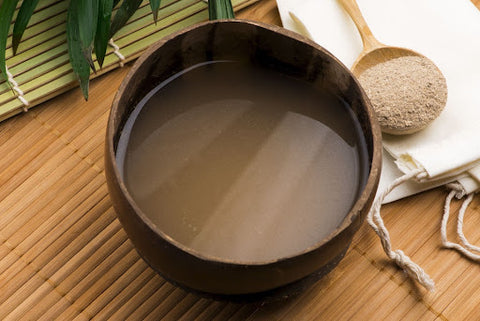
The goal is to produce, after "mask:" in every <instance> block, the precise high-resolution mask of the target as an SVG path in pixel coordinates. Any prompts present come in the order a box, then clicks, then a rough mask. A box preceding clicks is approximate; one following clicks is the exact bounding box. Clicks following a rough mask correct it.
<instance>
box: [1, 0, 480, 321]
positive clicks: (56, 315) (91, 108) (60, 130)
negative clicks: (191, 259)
mask: <svg viewBox="0 0 480 321" xmlns="http://www.w3.org/2000/svg"><path fill="white" fill-rule="evenodd" d="M474 3H475V4H476V5H480V1H478V0H476V1H474ZM238 17H241V18H248V19H252V20H260V21H264V22H268V23H273V24H280V19H279V17H278V12H277V9H276V4H275V1H274V0H262V1H261V2H260V3H258V4H256V5H254V6H252V7H251V8H248V9H245V10H243V11H242V12H241V13H240V14H238ZM129 69H130V66H129V65H127V66H125V67H124V68H122V69H118V70H115V71H112V72H111V73H109V74H107V75H104V76H101V77H99V78H98V79H95V80H93V81H92V86H91V100H90V101H89V102H85V101H83V98H82V96H81V94H80V92H79V91H78V90H73V91H69V92H67V93H64V94H62V95H60V96H58V97H56V98H55V99H53V100H50V101H48V102H46V103H43V104H41V105H40V106H39V107H38V108H36V109H34V110H31V111H29V112H28V113H26V114H22V115H18V116H16V117H13V118H11V119H9V120H7V121H5V122H3V123H1V124H0V155H2V157H1V158H0V213H1V214H0V319H1V320H20V319H25V320H55V319H57V320H160V319H165V320H246V319H248V320H436V319H439V320H478V319H479V316H480V295H479V294H478V288H479V286H480V264H477V263H474V262H471V261H468V260H466V259H464V258H463V257H461V256H460V255H459V254H457V253H456V252H454V251H450V250H444V249H442V248H441V243H440V232H439V229H440V220H441V213H442V208H443V202H444V199H445V196H446V193H447V191H446V190H445V189H443V188H438V189H435V190H432V191H430V192H426V193H422V194H420V195H417V196H414V197H410V198H407V199H404V200H401V201H398V202H395V203H394V204H389V205H387V206H385V207H384V208H383V210H382V214H383V217H384V219H385V224H386V225H387V227H388V228H389V231H390V234H391V239H392V242H393V245H394V247H395V248H401V249H402V250H404V251H405V252H406V253H407V254H408V255H410V256H411V257H412V259H413V260H415V261H416V262H418V263H420V264H421V265H422V266H423V267H424V268H425V270H426V271H427V272H428V273H429V274H430V275H431V276H432V278H433V279H434V280H435V281H436V283H437V284H436V285H437V289H436V292H434V293H426V292H425V291H424V290H423V289H421V288H418V287H417V286H416V285H415V284H413V283H412V282H411V281H410V280H408V279H407V278H406V277H405V275H404V274H403V272H402V271H399V270H398V269H397V268H396V267H395V266H394V265H393V264H391V263H390V262H388V261H387V260H386V259H385V255H384V253H383V251H382V249H381V246H380V243H379V241H378V239H377V237H376V235H375V234H374V233H373V232H372V231H371V230H370V229H369V227H368V226H367V225H366V224H364V225H363V226H362V228H361V229H360V231H359V233H358V234H357V235H356V237H355V239H354V241H353V244H352V247H351V248H350V250H349V252H348V253H347V255H346V257H345V259H344V260H343V261H342V262H341V263H340V265H339V266H338V267H337V268H336V269H335V270H334V271H333V272H332V273H330V274H329V275H327V276H326V277H325V278H323V279H322V280H320V281H319V282H318V283H316V284H315V285H314V286H313V287H311V288H310V289H308V290H307V291H305V292H304V293H302V294H301V295H300V296H298V297H295V298H292V299H290V300H288V301H285V302H279V303H272V304H269V305H265V306H255V305H239V304H232V303H225V302H217V301H211V300H206V299H202V298H199V297H197V296H195V295H192V294H188V293H186V292H184V291H182V290H180V289H178V288H176V287H174V286H173V285H171V284H169V283H168V282H166V281H165V280H163V279H162V278H161V277H159V276H158V275H157V274H156V273H154V272H153V271H152V270H151V269H150V268H149V267H148V266H147V265H146V264H145V263H144V262H143V261H142V260H141V259H140V258H139V257H138V255H137V253H136V252H135V250H134V248H133V246H132V245H131V243H130V241H129V240H128V238H127V237H126V235H125V233H124V231H123V229H122V228H121V226H120V224H119V222H118V220H117V218H116V215H115V213H114V211H113V209H112V207H111V203H110V200H109V197H108V192H107V189H106V184H105V177H104V166H103V144H104V134H105V127H106V119H107V116H108V112H109V108H110V104H111V102H112V100H113V97H114V95H115V93H116V91H117V88H118V86H119V85H120V82H121V81H122V79H123V78H124V77H125V75H126V73H127V72H128V71H129ZM460 204H461V202H460V201H454V202H453V204H452V212H453V214H452V216H453V217H451V219H450V224H449V230H448V233H449V237H450V238H454V232H455V231H454V229H455V224H454V223H455V219H456V213H457V211H458V209H459V207H460ZM479 214H480V198H479V197H478V196H477V197H475V198H474V201H473V202H472V204H471V205H470V207H469V209H468V211H467V214H466V217H465V235H466V236H467V238H469V240H470V241H471V242H472V243H476V244H480V230H479V229H478V228H477V227H478V226H479V223H480V215H479Z"/></svg>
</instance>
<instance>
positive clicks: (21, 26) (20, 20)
mask: <svg viewBox="0 0 480 321" xmlns="http://www.w3.org/2000/svg"><path fill="white" fill-rule="evenodd" d="M38 1H39V0H24V1H23V3H22V6H21V7H20V10H19V11H18V14H17V18H16V19H15V26H14V27H13V35H12V50H13V54H14V55H15V54H16V53H17V49H18V45H19V44H20V40H22V36H23V33H24V32H25V29H26V28H27V25H28V22H29V21H30V18H31V17H32V14H33V11H34V10H35V7H36V6H37V4H38Z"/></svg>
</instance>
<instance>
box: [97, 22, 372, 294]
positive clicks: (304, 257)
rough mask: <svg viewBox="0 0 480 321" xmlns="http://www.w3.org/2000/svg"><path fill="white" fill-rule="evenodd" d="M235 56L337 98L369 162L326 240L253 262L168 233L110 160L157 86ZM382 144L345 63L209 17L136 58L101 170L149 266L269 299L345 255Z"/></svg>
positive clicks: (217, 290) (288, 36) (214, 290)
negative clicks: (227, 258) (210, 253)
mask: <svg viewBox="0 0 480 321" xmlns="http://www.w3.org/2000/svg"><path fill="white" fill-rule="evenodd" d="M239 57H240V58H244V59H245V58H247V59H252V60H254V61H255V62H256V63H260V64H263V65H265V66H268V67H270V68H276V69H277V70H279V71H281V72H284V73H287V74H289V75H294V76H296V77H297V78H303V79H305V80H307V81H309V82H312V83H314V84H315V85H317V86H320V87H322V88H326V89H328V90H329V91H331V92H333V93H334V94H337V95H339V96H340V97H342V98H343V99H344V100H345V101H346V102H348V103H349V104H350V106H351V108H352V110H353V112H354V113H355V114H356V116H357V118H358V119H359V121H360V124H361V127H362V130H363V134H364V135H365V139H366V143H367V149H368V161H369V165H370V167H369V174H368V179H367V181H366V183H365V186H364V188H363V191H362V192H361V194H360V196H359V197H358V199H357V201H356V202H355V204H354V206H353V208H352V209H351V211H350V212H349V214H348V215H347V216H346V218H345V219H344V221H343V223H342V224H341V225H340V226H339V227H338V228H337V229H336V230H335V231H333V232H332V233H331V235H330V236H329V237H327V238H326V239H324V240H323V241H321V242H319V243H318V244H317V245H316V246H315V247H314V248H310V249H308V250H305V251H303V252H302V253H298V255H295V256H292V257H288V258H283V259H278V260H273V261H272V260H270V261H268V262H267V261H266V262H258V263H254V264H253V263H252V264H241V263H234V262H233V263H232V262H222V261H219V260H212V259H209V258H207V257H205V256H203V255H202V254H201V253H195V252H194V251H192V250H191V249H189V248H188V247H186V246H184V245H182V244H179V243H178V242H176V241H174V240H172V239H171V238H170V237H168V236H167V235H165V234H164V233H163V232H162V231H161V230H160V229H159V228H157V227H156V226H155V225H154V224H153V223H152V222H151V221H150V219H149V218H148V217H147V216H146V215H145V214H144V213H142V211H141V210H140V209H139V207H138V206H137V205H136V204H135V202H134V200H133V199H132V197H131V195H130V194H129V192H128V191H127V188H126V187H125V184H124V182H123V181H122V179H121V175H120V171H119V168H118V167H117V164H116V160H115V153H116V148H117V144H118V140H119V136H120V133H121V131H122V127H123V126H124V124H125V121H126V120H127V118H128V116H129V115H130V113H131V112H132V110H133V108H134V107H135V106H136V104H137V103H138V102H139V100H140V99H141V98H142V97H144V96H145V94H146V93H148V92H149V91H150V90H151V89H152V88H153V87H154V86H155V85H156V84H158V83H160V82H161V81H163V80H165V79H167V78H168V77H170V76H172V75H173V74H175V73H177V72H179V71H182V70H184V69H186V68H188V67H190V66H192V65H195V64H197V63H200V62H204V61H209V60H221V59H235V58H239ZM381 147H382V146H381V134H380V130H379V126H378V124H377V122H376V120H375V117H374V113H373V110H372V108H371V106H370V103H369V101H368V99H367V97H366V95H365V93H364V92H363V91H362V89H361V87H360V85H359V83H358V82H357V80H356V79H355V77H354V76H353V74H352V73H351V72H350V71H349V70H348V68H346V67H345V66H344V65H343V64H342V63H341V62H339V61H338V60H337V59H336V58H335V57H334V56H332V55H331V54H330V53H329V52H327V51H326V50H325V49H323V48H322V47H320V46H319V45H317V44H315V43H313V42H312V41H310V40H308V39H306V38H304V37H301V36H300V35H297V34H295V33H292V32H289V31H287V30H285V29H283V28H280V27H275V26H268V25H265V24H261V23H257V22H251V21H239V20H227V21H214V22H206V23H202V24H199V25H196V26H193V27H190V28H187V29H184V30H182V31H179V32H177V33H174V34H172V35H170V36H168V37H166V38H164V39H163V40H161V41H159V42H157V43H156V44H154V45H153V46H152V47H151V48H150V49H149V50H148V51H147V52H145V53H144V54H143V55H142V56H141V57H140V58H139V59H138V60H137V62H136V63H135V65H134V66H133V68H132V70H131V71H130V73H129V74H128V76H127V77H126V78H125V80H124V81H123V83H122V85H121V86H120V88H119V90H118V93H117V95H116V97H115V100H114V102H113V106H112V110H111V114H110V118H109V122H108V128H107V136H106V150H105V165H106V166H105V167H106V177H107V182H108V188H109V192H110V196H111V199H112V202H113V205H114V207H115V210H116V212H117V215H118V217H119V219H120V222H121V223H122V225H123V227H124V229H125V231H126V232H127V234H128V236H129V237H130V239H131V241H132V242H133V244H134V245H135V247H136V248H137V250H138V252H139V254H140V255H141V256H142V258H143V259H144V260H145V261H146V262H147V263H148V264H149V265H150V266H151V267H152V268H153V269H154V270H156V271H157V272H158V273H159V274H161V275H162V276H163V277H165V278H166V279H167V280H169V281H171V282H173V283H174V284H177V285H179V286H181V287H183V288H186V289H189V290H192V291H194V292H197V293H200V294H204V295H208V296H211V297H212V296H213V297H215V298H227V299H230V300H237V301H238V300H241V301H252V300H269V299H272V298H282V297H286V296H289V295H292V294H296V293H298V292H299V291H301V290H302V289H303V288H304V287H306V286H307V285H309V284H311V283H313V282H314V281H316V280H318V279H319V278H320V277H321V276H323V275H325V274H326V273H328V272H329V271H330V270H331V269H332V268H333V267H335V266H336V265H337V264H338V262H339V261H340V260H341V259H342V258H343V256H344V255H345V252H346V251H347V249H348V246H349V244H350V242H351V240H352V237H353V235H354V233H355V232H356V231H357V230H358V228H359V227H360V225H361V223H362V222H363V221H364V218H365V216H366V214H367V212H368V210H369V209H370V206H371V204H372V201H373V199H374V197H375V192H376V188H377V185H378V180H379V176H380V168H381Z"/></svg>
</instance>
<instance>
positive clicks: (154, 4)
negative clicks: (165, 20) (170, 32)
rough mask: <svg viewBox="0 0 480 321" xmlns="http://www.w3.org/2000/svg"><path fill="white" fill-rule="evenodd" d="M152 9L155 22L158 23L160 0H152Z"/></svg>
mask: <svg viewBox="0 0 480 321" xmlns="http://www.w3.org/2000/svg"><path fill="white" fill-rule="evenodd" d="M150 8H152V13H153V20H154V21H155V23H157V20H158V9H160V0H150Z"/></svg>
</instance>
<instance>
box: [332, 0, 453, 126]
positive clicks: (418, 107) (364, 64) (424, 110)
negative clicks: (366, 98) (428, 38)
mask: <svg viewBox="0 0 480 321" xmlns="http://www.w3.org/2000/svg"><path fill="white" fill-rule="evenodd" d="M338 1H339V2H340V3H341V5H342V6H343V7H344V9H345V10H346V11H347V13H348V14H349V15H350V17H351V18H352V20H353V22H354V23H355V25H356V26H357V29H358V31H359V32H360V36H361V37H362V42H363V51H362V52H361V53H360V55H359V56H358V58H357V60H356V61H355V62H354V64H353V66H352V68H351V70H352V72H353V74H354V75H355V76H356V77H359V78H360V75H362V73H363V72H365V71H366V70H367V69H370V68H372V67H374V66H376V65H378V64H381V63H384V62H387V61H390V60H392V59H396V58H401V57H407V56H413V57H419V58H420V59H421V65H422V68H424V67H423V66H426V65H429V66H430V67H431V68H430V69H429V75H430V76H431V77H430V79H429V80H427V79H421V81H423V82H424V84H419V83H418V81H417V80H416V81H415V82H414V83H416V87H415V86H410V87H409V85H411V84H410V83H409V82H408V81H407V82H406V88H407V90H408V91H410V92H419V93H421V94H425V93H427V92H430V93H429V94H431V91H432V90H433V95H434V98H431V100H432V99H433V101H434V102H433V103H432V102H431V101H427V100H425V101H424V102H418V104H417V102H415V106H414V108H415V110H411V109H412V107H411V106H412V103H411V102H410V103H409V104H408V105H409V107H408V108H405V106H406V105H405V104H406V102H405V103H403V105H398V104H396V103H393V102H391V103H389V105H388V106H385V105H381V106H380V105H378V106H377V104H376V101H377V100H378V97H373V96H370V99H371V101H372V105H373V107H374V109H375V111H376V112H377V117H378V120H379V122H380V126H381V128H382V131H383V132H384V133H388V134H393V135H405V134H412V133H415V132H417V131H419V130H421V129H423V128H425V127H427V126H428V125H429V124H430V123H431V122H432V121H433V120H434V119H435V118H437V117H438V116H439V115H440V113H441V112H442V110H443V109H444V107H445V105H446V102H447V89H446V88H447V84H446V80H445V77H444V76H443V74H442V72H441V71H440V69H439V68H438V67H437V66H436V65H435V64H434V63H433V62H432V61H431V60H430V59H428V58H427V57H425V56H423V55H422V54H420V53H418V52H416V51H413V50H410V49H406V48H401V47H391V46H387V45H384V44H382V43H381V42H380V41H378V40H377V39H376V38H375V37H374V36H373V33H372V31H371V30H370V28H369V27H368V25H367V23H366V22H365V19H364V18H363V16H362V13H361V12H360V9H359V8H358V5H357V2H356V1H355V0H338ZM425 68H427V67H425ZM432 78H434V79H433V80H432ZM360 80H361V78H360ZM432 84H434V85H433V87H432ZM402 86H403V84H402ZM425 88H427V89H425ZM403 90H405V88H404V89H403ZM367 92H368V90H367ZM384 94H387V95H390V94H392V92H387V93H384ZM429 94H425V95H424V96H423V97H425V96H428V95H429ZM375 95H377V96H378V95H380V94H379V93H378V92H377V93H376V94H375ZM398 97H402V96H401V95H400V94H399V95H398ZM420 97H422V95H420ZM374 98H376V99H374ZM401 101H402V100H400V102H401ZM382 104H383V103H382Z"/></svg>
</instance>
